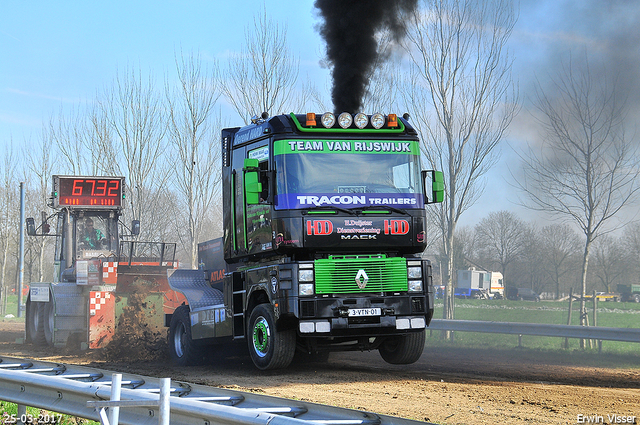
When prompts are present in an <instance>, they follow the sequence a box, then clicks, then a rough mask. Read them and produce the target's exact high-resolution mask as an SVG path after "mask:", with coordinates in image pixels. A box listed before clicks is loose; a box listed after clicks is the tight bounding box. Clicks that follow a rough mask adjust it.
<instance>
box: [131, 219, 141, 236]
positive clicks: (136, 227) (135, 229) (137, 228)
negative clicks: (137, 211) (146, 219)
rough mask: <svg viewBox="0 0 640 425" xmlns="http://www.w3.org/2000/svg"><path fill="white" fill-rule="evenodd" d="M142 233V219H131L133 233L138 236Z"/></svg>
mask: <svg viewBox="0 0 640 425" xmlns="http://www.w3.org/2000/svg"><path fill="white" fill-rule="evenodd" d="M139 234H140V220H132V221H131V235H132V236H138V235H139Z"/></svg>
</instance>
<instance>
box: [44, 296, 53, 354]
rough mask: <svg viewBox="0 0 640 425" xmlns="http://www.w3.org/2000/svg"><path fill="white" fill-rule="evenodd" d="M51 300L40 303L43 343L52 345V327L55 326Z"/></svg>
mask: <svg viewBox="0 0 640 425" xmlns="http://www.w3.org/2000/svg"><path fill="white" fill-rule="evenodd" d="M54 313H55V311H54V306H53V302H52V301H49V302H46V303H42V328H43V333H44V341H45V344H46V345H48V346H50V347H53V328H54V326H55V317H54V316H55V315H54Z"/></svg>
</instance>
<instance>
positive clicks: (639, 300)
mask: <svg viewBox="0 0 640 425" xmlns="http://www.w3.org/2000/svg"><path fill="white" fill-rule="evenodd" d="M633 302H636V303H640V295H639V294H635V295H634V296H633Z"/></svg>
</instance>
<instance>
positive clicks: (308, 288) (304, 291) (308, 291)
mask: <svg viewBox="0 0 640 425" xmlns="http://www.w3.org/2000/svg"><path fill="white" fill-rule="evenodd" d="M298 295H301V296H303V295H313V283H300V284H298Z"/></svg>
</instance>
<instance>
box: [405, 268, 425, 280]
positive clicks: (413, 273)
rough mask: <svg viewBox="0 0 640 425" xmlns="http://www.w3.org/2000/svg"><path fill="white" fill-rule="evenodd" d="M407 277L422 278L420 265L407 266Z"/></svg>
mask: <svg viewBox="0 0 640 425" xmlns="http://www.w3.org/2000/svg"><path fill="white" fill-rule="evenodd" d="M407 277H408V278H409V279H422V267H407Z"/></svg>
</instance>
